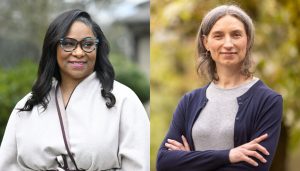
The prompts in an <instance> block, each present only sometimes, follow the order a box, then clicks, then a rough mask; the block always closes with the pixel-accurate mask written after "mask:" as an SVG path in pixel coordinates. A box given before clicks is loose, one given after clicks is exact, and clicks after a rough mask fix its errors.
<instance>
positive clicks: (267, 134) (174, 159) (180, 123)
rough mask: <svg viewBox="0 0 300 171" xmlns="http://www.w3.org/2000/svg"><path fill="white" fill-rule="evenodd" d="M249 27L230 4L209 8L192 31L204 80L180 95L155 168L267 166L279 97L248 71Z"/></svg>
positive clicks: (231, 170) (209, 170) (222, 170)
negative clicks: (205, 81)
mask: <svg viewBox="0 0 300 171" xmlns="http://www.w3.org/2000/svg"><path fill="white" fill-rule="evenodd" d="M253 40H254V26H253V24H252V20H251V18H250V17H249V16H248V15H247V14H246V13H245V12H244V11H243V10H242V9H241V8H239V7H237V6H235V5H222V6H219V7H216V8H214V9H212V10H211V11H209V12H208V13H207V14H206V15H205V17H204V18H203V20H202V23H201V25H200V28H199V31H198V36H197V54H198V59H199V65H198V68H197V70H198V71H199V72H200V73H201V74H203V75H204V76H206V77H207V78H208V80H209V81H210V83H209V84H208V85H206V86H204V87H202V88H199V89H196V90H194V91H191V92H189V93H187V94H186V95H184V96H183V97H182V99H181V100H180V102H179V104H178V106H177V109H176V111H175V112H174V115H173V120H172V122H171V124H170V128H169V131H168V133H167V135H166V137H165V139H164V140H163V143H162V145H161V147H160V149H159V152H158V159H157V170H158V171H173V170H176V171H187V170H188V171H199V170H203V171H216V170H217V171H241V170H247V171H249V170H257V171H267V170H269V168H270V166H271V163H272V159H273V157H274V155H275V151H276V146H277V143H278V140H279V135H280V125H281V117H282V116H281V115H282V97H281V95H279V94H278V93H276V92H274V91H273V90H271V89H270V88H268V87H267V86H266V85H265V84H264V83H263V82H262V81H261V80H260V79H259V78H257V77H254V76H253V72H252V71H251V65H252V59H251V54H250V52H251V48H252V45H253Z"/></svg>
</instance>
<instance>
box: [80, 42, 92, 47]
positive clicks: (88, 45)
mask: <svg viewBox="0 0 300 171" xmlns="http://www.w3.org/2000/svg"><path fill="white" fill-rule="evenodd" d="M93 45H94V43H93V42H85V43H83V46H85V47H90V46H93Z"/></svg>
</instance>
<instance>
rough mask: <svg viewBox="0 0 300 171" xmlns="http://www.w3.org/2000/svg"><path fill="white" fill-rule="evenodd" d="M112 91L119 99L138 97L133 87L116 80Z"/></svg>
mask: <svg viewBox="0 0 300 171" xmlns="http://www.w3.org/2000/svg"><path fill="white" fill-rule="evenodd" d="M112 93H113V94H114V95H115V96H116V98H119V99H126V98H134V99H138V97H137V95H136V94H135V92H134V91H133V90H132V89H130V88H129V87H127V86H126V85H124V84H122V83H120V82H118V81H116V80H115V81H114V85H113V90H112Z"/></svg>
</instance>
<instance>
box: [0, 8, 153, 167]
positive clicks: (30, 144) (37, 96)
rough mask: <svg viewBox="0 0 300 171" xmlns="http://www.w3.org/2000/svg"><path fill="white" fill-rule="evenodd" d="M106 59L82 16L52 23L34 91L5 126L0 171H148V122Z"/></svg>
mask: <svg viewBox="0 0 300 171" xmlns="http://www.w3.org/2000/svg"><path fill="white" fill-rule="evenodd" d="M108 54H109V46H108V41H107V40H106V38H105V36H104V34H103V32H102V31H101V29H100V27H99V26H98V25H97V24H96V23H95V22H94V21H93V20H92V19H91V17H90V15H89V14H88V13H87V12H84V11H81V10H71V11H67V12H64V13H63V14H61V15H59V16H58V17H57V18H56V19H55V20H54V21H53V22H52V23H51V24H50V26H49V28H48V30H47V33H46V35H45V39H44V44H43V51H42V56H41V60H40V64H39V69H38V78H37V80H36V82H35V84H34V85H33V87H32V92H31V93H29V94H28V95H27V96H25V97H24V98H23V99H22V100H21V101H19V102H18V104H17V105H16V107H15V109H14V110H13V112H12V114H11V116H10V119H9V121H8V124H7V128H6V131H5V134H4V137H3V140H2V144H1V148H0V170H8V171H19V170H20V171H21V170H88V171H96V170H120V171H121V170H122V171H132V170H135V171H148V170H149V141H150V137H149V134H150V133H149V119H148V117H147V114H146V112H145V110H144V107H143V105H142V103H141V102H140V101H139V99H138V97H137V96H136V95H135V93H134V92H133V91H132V90H130V89H129V88H127V87H126V86H124V85H122V84H121V83H118V82H117V81H114V70H113V67H112V65H111V63H110V62H109V60H108Z"/></svg>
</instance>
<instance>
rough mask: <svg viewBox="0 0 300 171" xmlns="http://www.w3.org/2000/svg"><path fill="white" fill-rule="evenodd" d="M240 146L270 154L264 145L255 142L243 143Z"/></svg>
mask: <svg viewBox="0 0 300 171" xmlns="http://www.w3.org/2000/svg"><path fill="white" fill-rule="evenodd" d="M242 148H245V149H248V150H257V151H260V152H262V153H263V154H265V155H270V153H269V152H268V150H267V149H266V148H265V147H264V146H262V145H260V144H257V143H256V144H245V145H243V146H242Z"/></svg>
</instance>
